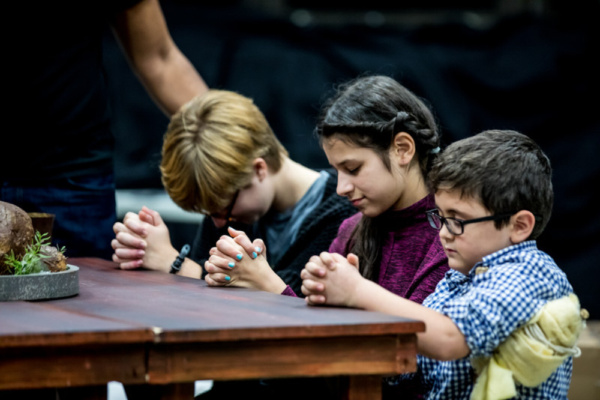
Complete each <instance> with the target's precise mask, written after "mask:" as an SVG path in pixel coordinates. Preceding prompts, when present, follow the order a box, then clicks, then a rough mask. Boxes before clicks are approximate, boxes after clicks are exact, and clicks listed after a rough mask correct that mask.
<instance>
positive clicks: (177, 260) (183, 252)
mask: <svg viewBox="0 0 600 400" xmlns="http://www.w3.org/2000/svg"><path fill="white" fill-rule="evenodd" d="M189 252H190V245H189V244H186V245H184V246H183V247H182V248H181V251H180V252H179V255H178V256H177V258H175V261H173V264H171V271H169V272H170V273H172V274H176V273H178V272H179V271H181V264H183V260H185V258H186V257H187V255H188V254H189Z"/></svg>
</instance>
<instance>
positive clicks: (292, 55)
mask: <svg viewBox="0 0 600 400" xmlns="http://www.w3.org/2000/svg"><path fill="white" fill-rule="evenodd" d="M584 3H585V2H584ZM591 3H592V4H593V5H594V6H597V5H598V2H591ZM573 4H577V3H573ZM163 10H164V12H165V15H166V18H167V22H168V24H169V27H170V30H171V33H172V35H173V38H174V40H175V41H176V43H177V44H178V46H179V47H180V48H181V49H182V51H183V52H184V53H185V54H186V55H187V56H188V58H189V59H190V60H191V61H192V63H193V64H194V65H195V66H196V68H197V69H198V70H199V71H200V73H201V74H202V76H203V77H204V78H205V80H206V82H207V84H208V85H209V86H211V87H213V88H222V89H229V90H235V91H238V92H240V93H242V94H244V95H246V96H249V97H252V98H253V99H254V101H255V102H256V103H257V105H258V106H259V107H260V108H261V110H262V111H263V112H264V113H265V115H266V116H267V119H268V120H269V121H270V123H271V126H272V127H273V129H274V131H275V133H276V134H277V135H278V136H279V138H280V139H281V141H282V142H283V144H284V145H285V146H286V148H288V150H289V151H290V155H291V157H292V158H293V159H295V160H297V161H299V162H301V163H303V164H305V165H308V166H310V167H314V168H321V167H325V166H326V160H325V157H324V155H323V154H322V151H321V150H320V148H319V147H318V144H317V142H316V140H315V139H314V137H313V136H312V128H313V126H314V123H315V117H316V113H317V110H318V108H319V105H320V104H321V101H322V100H323V99H324V98H325V97H326V96H327V95H328V94H330V92H329V91H330V90H331V89H332V85H333V84H335V83H339V82H342V81H345V80H347V79H350V78H353V77H355V76H357V75H358V74H361V73H382V74H387V75H391V76H393V77H395V78H396V79H398V80H399V81H401V82H402V83H403V84H405V85H406V86H407V87H409V88H410V89H411V90H413V91H414V92H415V93H417V94H418V95H420V96H422V97H424V98H425V99H427V100H428V102H429V103H430V105H431V106H432V108H433V109H434V110H435V112H436V114H437V117H438V120H439V123H440V126H441V128H442V132H443V135H444V140H445V142H446V143H448V142H451V141H454V140H456V139H460V138H463V137H466V136H469V135H472V134H474V133H477V132H479V131H481V130H484V129H490V128H498V129H515V130H518V131H521V132H523V133H525V134H528V135H530V136H531V137H533V138H534V139H535V140H536V141H537V142H538V143H539V144H540V145H541V146H542V148H543V149H544V150H545V152H546V153H547V154H548V156H549V157H550V159H551V161H552V163H553V167H554V189H555V206H554V212H553V216H552V219H551V221H550V224H549V226H548V228H547V230H546V232H545V233H544V234H543V235H542V238H541V239H540V240H539V246H540V248H542V249H543V250H545V251H547V252H548V253H550V254H551V255H552V256H553V257H554V258H555V259H556V260H557V262H558V264H559V266H561V267H562V268H563V270H565V271H566V273H567V275H568V276H569V279H570V280H571V282H572V284H573V286H574V288H575V291H576V293H578V294H579V296H580V299H581V302H582V305H583V306H584V307H586V308H587V309H588V310H589V311H590V312H591V317H592V318H594V319H598V318H600V296H599V295H598V289H597V287H598V286H599V284H600V279H599V278H600V244H599V243H598V242H599V241H600V218H599V213H598V211H597V208H596V207H594V206H593V203H592V201H593V200H592V198H593V193H594V191H595V189H596V187H597V186H598V184H600V179H599V178H600V173H599V172H600V154H599V151H600V119H599V115H600V112H599V106H600V102H599V101H598V94H599V89H600V84H599V83H600V79H599V77H598V74H599V73H600V62H599V61H598V58H597V55H598V51H599V50H600V35H599V33H600V32H599V29H598V28H597V23H596V21H593V20H592V17H594V16H597V15H598V13H597V7H591V8H590V9H589V10H583V12H582V10H581V9H580V10H579V12H572V13H571V12H566V11H565V12H563V13H562V14H561V16H560V18H557V17H556V16H554V17H552V18H545V17H540V16H534V15H513V16H511V17H506V18H504V19H501V20H499V21H497V23H495V24H493V25H491V26H489V27H487V28H485V29H482V28H480V29H476V28H472V27H469V26H467V25H466V24H462V23H456V22H454V23H444V24H435V25H427V26H421V27H414V26H413V27H410V28H408V27H404V28H399V27H389V26H388V27H379V28H369V27H367V26H364V25H353V26H344V27H340V26H333V25H320V26H311V27H298V26H296V25H294V24H292V23H291V22H289V21H288V20H286V19H281V18H276V17H272V16H267V15H266V14H263V13H261V12H257V11H252V10H248V9H243V8H241V7H238V6H235V5H233V6H229V7H228V6H221V7H216V8H213V7H203V6H199V5H197V4H195V3H193V2H176V1H171V2H163ZM105 63H106V69H107V79H108V82H109V84H110V87H111V96H112V97H111V101H112V107H113V130H114V133H115V137H116V144H117V148H116V150H117V151H116V159H115V163H116V168H117V185H118V188H161V184H160V174H159V171H158V163H159V158H160V147H161V143H162V134H163V133H164V130H165V128H166V125H167V122H168V121H167V119H166V117H165V116H164V115H162V114H161V113H160V112H159V111H158V110H157V108H156V107H155V105H154V104H153V103H152V101H151V100H150V99H149V97H148V96H147V95H146V93H145V92H144V90H143V88H142V87H141V85H140V84H139V82H137V80H136V79H135V77H134V76H133V74H132V73H131V71H130V70H129V68H128V67H127V64H126V61H125V60H124V58H123V56H122V55H121V53H120V50H119V49H118V46H117V45H116V43H115V42H114V40H113V39H112V37H111V36H110V35H107V39H106V52H105Z"/></svg>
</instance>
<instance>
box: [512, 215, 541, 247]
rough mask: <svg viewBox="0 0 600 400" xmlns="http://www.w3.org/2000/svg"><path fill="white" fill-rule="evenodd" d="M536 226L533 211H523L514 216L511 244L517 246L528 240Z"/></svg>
mask: <svg viewBox="0 0 600 400" xmlns="http://www.w3.org/2000/svg"><path fill="white" fill-rule="evenodd" d="M534 226H535V216H534V215H533V213H532V212H531V211H527V210H521V211H519V212H518V213H516V214H515V215H513V216H512V217H511V234H510V240H511V242H512V243H515V244H516V243H521V242H524V241H525V240H527V238H528V237H529V236H530V235H531V231H533V227H534Z"/></svg>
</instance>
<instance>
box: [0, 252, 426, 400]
mask: <svg viewBox="0 0 600 400" xmlns="http://www.w3.org/2000/svg"><path fill="white" fill-rule="evenodd" d="M69 263H70V264H73V265H77V266H79V268H80V270H79V294H78V295H76V296H73V297H69V298H63V299H54V300H48V301H32V302H25V301H16V302H2V303H0V390H11V391H13V390H22V389H32V388H63V387H64V388H67V387H102V386H104V387H105V385H106V384H107V383H108V382H110V381H119V382H122V383H123V384H125V385H133V386H134V387H135V386H136V385H141V386H146V387H148V385H152V386H151V387H153V388H162V390H163V392H162V393H163V395H161V397H162V398H169V397H173V398H175V397H177V398H183V397H182V393H185V392H186V391H185V390H184V389H176V388H177V387H179V388H181V387H182V385H185V387H190V388H192V386H193V385H190V383H193V382H194V381H195V380H228V379H254V378H284V377H312V376H338V375H341V376H348V377H349V379H348V382H349V387H348V391H347V395H346V396H345V397H346V398H349V399H375V398H380V397H381V394H380V390H381V388H380V378H381V376H383V375H391V374H399V373H404V372H410V371H414V370H415V369H416V332H422V331H424V329H425V326H424V324H423V323H422V322H420V321H412V320H406V319H402V318H399V317H393V316H389V315H385V314H380V313H373V312H366V311H362V310H353V309H345V308H334V307H309V306H307V305H306V304H305V303H304V301H303V300H302V299H299V298H292V297H288V296H281V295H275V294H272V293H266V292H261V291H254V290H248V289H240V288H211V287H207V286H206V283H205V282H204V281H201V280H195V279H190V278H183V277H178V276H174V275H170V274H164V273H157V272H151V271H143V270H135V271H122V270H119V269H117V267H116V264H114V263H112V262H109V261H105V260H100V259H93V258H74V259H69ZM165 388H169V389H168V390H166V389H165ZM190 390H192V389H190ZM5 393H8V392H5ZM1 394H2V392H0V397H2V396H1ZM192 394H193V391H192Z"/></svg>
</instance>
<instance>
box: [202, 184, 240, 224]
mask: <svg viewBox="0 0 600 400" xmlns="http://www.w3.org/2000/svg"><path fill="white" fill-rule="evenodd" d="M239 194H240V191H239V190H237V191H236V192H235V194H234V195H233V198H232V199H231V203H229V205H228V206H227V208H226V209H225V212H224V213H222V212H216V213H209V212H206V211H204V212H202V214H204V215H206V216H209V217H211V218H217V219H224V220H226V221H232V220H233V218H232V217H231V213H232V211H233V207H234V206H235V202H236V201H237V198H238V195H239ZM223 214H224V215H223Z"/></svg>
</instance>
